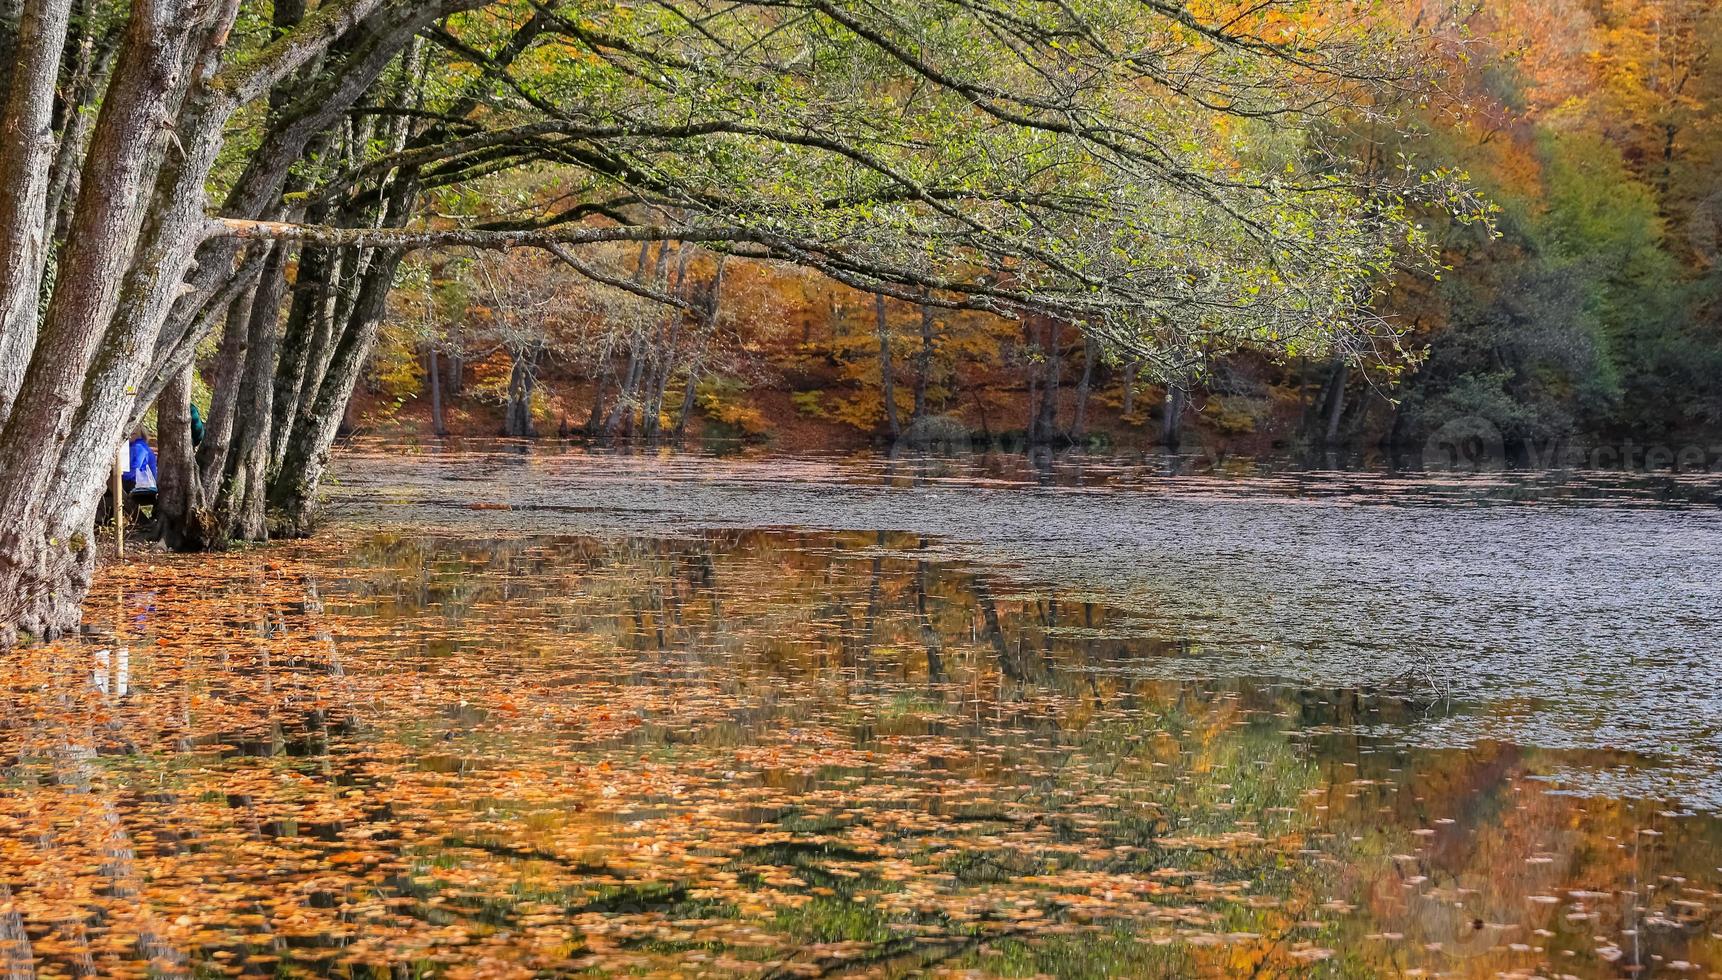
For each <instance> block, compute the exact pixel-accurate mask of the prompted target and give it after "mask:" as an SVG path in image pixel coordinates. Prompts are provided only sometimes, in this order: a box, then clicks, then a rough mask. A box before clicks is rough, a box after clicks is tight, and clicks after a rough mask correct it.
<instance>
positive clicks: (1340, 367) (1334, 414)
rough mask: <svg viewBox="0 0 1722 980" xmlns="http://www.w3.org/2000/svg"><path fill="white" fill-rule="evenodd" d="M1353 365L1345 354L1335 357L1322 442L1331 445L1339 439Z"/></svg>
mask: <svg viewBox="0 0 1722 980" xmlns="http://www.w3.org/2000/svg"><path fill="white" fill-rule="evenodd" d="M1350 367H1351V365H1350V364H1348V363H1347V362H1346V360H1345V358H1344V357H1343V356H1341V357H1337V358H1335V359H1334V365H1333V374H1332V376H1331V377H1330V378H1329V380H1328V396H1327V426H1326V428H1325V429H1324V430H1323V431H1322V443H1323V444H1324V445H1328V446H1331V445H1333V444H1334V443H1335V442H1337V441H1338V440H1339V421H1340V419H1341V418H1343V417H1344V415H1345V383H1346V380H1347V375H1348V374H1349V373H1350Z"/></svg>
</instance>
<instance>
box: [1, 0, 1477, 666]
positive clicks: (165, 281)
mask: <svg viewBox="0 0 1722 980" xmlns="http://www.w3.org/2000/svg"><path fill="white" fill-rule="evenodd" d="M1396 16H1397V14H1396V13H1395V12H1394V11H1391V10H1384V8H1383V5H1380V4H1378V3H1372V2H1368V0H1245V2H1238V3H1228V2H1215V3H1203V4H1199V5H1198V4H1188V3H1185V2H1182V0H932V2H926V3H915V4H907V3H904V4H895V3H893V4H877V3H866V2H860V0H739V2H722V3H719V2H715V0H652V2H649V3H642V4H634V3H624V2H619V0H322V2H319V3H312V2H309V0H274V2H273V3H264V2H260V0H131V2H129V3H125V4H121V3H118V2H115V0H10V2H8V3H0V55H5V57H0V64H4V65H6V66H7V70H6V71H5V73H4V74H3V75H0V84H4V86H5V102H4V107H3V114H0V131H3V132H5V133H7V134H8V139H7V140H6V141H5V142H4V143H3V144H0V630H3V631H5V632H6V633H7V634H8V635H10V634H11V633H12V632H13V631H16V630H23V631H27V632H29V633H33V634H38V635H54V634H56V633H59V632H63V631H65V630H67V629H69V628H71V627H73V626H74V625H75V624H76V623H77V620H78V604H79V602H80V601H81V599H82V597H83V595H84V592H85V591H86V589H87V587H88V583H89V580H90V575H91V573H92V568H93V565H94V555H95V548H94V542H93V540H92V533H91V523H92V518H93V514H94V511H95V509H96V506H97V504H98V502H99V499H100V496H101V493H102V484H103V475H104V473H105V472H106V471H107V469H108V467H109V466H110V465H111V459H112V455H113V453H114V451H115V449H116V447H117V446H119V445H120V443H121V442H122V440H123V437H124V435H125V433H126V431H127V430H128V428H129V427H130V426H132V425H134V424H136V422H137V421H138V420H139V419H140V418H142V416H143V415H144V413H145V412H147V411H148V410H149V409H150V408H151V407H155V408H157V409H158V410H159V417H160V419H161V420H162V421H163V422H164V423H167V424H165V425H164V426H163V427H162V431H163V433H164V437H163V440H162V442H163V488H162V492H163V498H164V499H163V504H164V508H165V509H166V510H168V511H169V514H168V516H169V518H170V524H171V529H170V536H171V537H172V539H173V543H175V544H176V545H177V546H180V547H193V548H194V547H203V546H208V545H211V544H214V543H218V542H219V541H220V540H222V539H224V538H226V537H229V536H237V537H241V538H248V539H261V538H263V537H265V536H267V535H268V534H269V533H271V531H272V530H273V531H274V532H276V533H289V534H292V533H304V532H305V530H306V529H307V528H308V526H309V520H310V513H311V511H310V506H311V502H312V500H313V499H314V496H315V491H316V485H317V481H318V479H319V477H320V475H321V473H322V470H323V466H324V464H325V462H326V460H327V457H328V454H329V449H330V446H331V444H332V442H333V439H334V437H335V432H336V428H337V426H338V424H339V421H340V419H341V416H342V414H343V410H344V407H345V405H346V402H347V399H348V398H349V396H350V394H351V390H352V386H353V383H354V381H355V380H356V379H357V377H358V375H359V373H360V371H361V369H362V366H363V364H364V362H365V359H366V357H367V356H368V354H369V352H370V349H371V346H372V344H373V343H374V340H375V336H376V329H377V323H378V321H379V319H380V318H381V317H382V316H383V315H384V313H385V311H386V310H387V300H388V295H389V291H390V289H391V287H392V286H393V285H394V282H395V278H396V275H397V273H398V271H399V268H400V263H401V261H402V259H403V258H404V257H405V256H406V255H407V254H408V253H410V252H411V251H413V250H415V249H425V248H451V247H460V248H483V249H501V248H517V247H531V248H540V249H545V250H548V251H550V252H551V253H552V254H553V255H554V256H556V258H557V260H558V261H561V262H564V263H566V264H567V265H568V266H569V268H571V269H574V270H576V271H578V272H581V273H582V274H588V275H592V276H593V277H595V278H598V279H599V281H607V282H608V283H609V284H610V285H613V286H616V287H617V288H623V289H628V290H629V291H632V292H635V293H636V294H637V295H641V296H644V297H646V298H652V299H658V300H660V301H664V302H667V303H671V304H675V303H683V304H685V302H686V301H685V300H684V299H681V298H679V297H677V296H674V295H671V294H669V293H667V292H666V291H664V290H662V289H657V288H654V287H653V286H652V285H651V284H650V283H645V282H637V281H630V280H629V279H628V278H627V277H625V276H624V277H617V276H613V275H609V274H607V273H605V272H604V271H603V269H602V268H600V267H599V266H598V265H596V264H594V263H592V262H590V261H588V260H587V259H584V258H582V255H583V253H584V251H585V250H586V247H587V246H594V245H599V244H602V243H615V242H627V243H636V244H637V243H642V242H674V243H678V244H677V247H678V248H680V247H700V248H706V249H710V250H713V251H715V252H718V253H721V254H724V255H734V256H743V257H750V258H755V259H761V260H768V261H778V262H787V263H794V264H797V265H800V266H804V267H807V268H810V269H814V270H817V271H819V272H822V273H824V274H825V275H828V276H830V277H832V278H834V279H836V280H838V281H841V282H843V283H846V284H849V285H852V286H856V287H858V288H862V289H865V290H868V291H871V292H874V293H877V294H880V295H884V296H894V297H897V298H900V299H904V300H907V301H910V302H916V303H923V304H931V305H939V306H949V307H968V308H977V309H986V310H991V311H994V312H997V313H1001V314H1003V315H1007V316H1033V315H1044V316H1049V317H1057V318H1059V319H1060V320H1062V321H1064V322H1068V323H1072V324H1075V325H1076V326H1078V327H1080V328H1081V329H1083V330H1085V331H1088V332H1089V334H1090V335H1091V336H1093V337H1094V338H1096V339H1097V340H1099V341H1102V342H1104V344H1105V345H1106V347H1107V348H1108V349H1110V350H1116V351H1126V352H1129V353H1130V355H1131V357H1132V359H1133V360H1136V361H1141V362H1144V363H1147V364H1150V365H1158V366H1159V367H1160V368H1161V369H1162V370H1164V371H1167V372H1182V371H1185V370H1187V368H1188V362H1189V361H1190V360H1191V359H1192V358H1193V357H1197V356H1202V355H1204V354H1209V353H1212V352H1214V351H1220V350H1226V349H1232V348H1237V347H1256V348H1263V349H1267V350H1270V351H1276V352H1280V353H1314V352H1319V351H1324V350H1335V349H1337V350H1338V351H1339V352H1341V353H1343V354H1346V355H1348V356H1351V355H1363V354H1368V353H1372V352H1374V353H1377V354H1379V353H1381V352H1383V351H1391V349H1392V347H1393V345H1394V343H1395V340H1396V337H1397V333H1396V331H1395V329H1394V327H1393V325H1392V324H1389V323H1386V322H1384V321H1382V320H1381V319H1380V318H1378V317H1376V316H1375V315H1374V314H1373V313H1372V302H1373V300H1374V298H1375V296H1376V295H1377V291H1378V290H1379V288H1380V284H1381V282H1382V281H1383V279H1384V278H1385V277H1387V276H1389V275H1391V274H1392V273H1394V272H1395V271H1398V270H1400V269H1403V268H1405V267H1407V266H1419V265H1422V266H1427V265H1429V264H1430V263H1431V262H1432V261H1433V255H1432V254H1431V250H1430V247H1429V243H1428V240H1427V239H1426V237H1425V236H1424V234H1423V232H1422V229H1421V227H1420V225H1419V222H1418V220H1417V215H1418V214H1419V213H1420V209H1422V208H1426V207H1434V208H1438V209H1441V210H1444V211H1447V212H1449V213H1456V214H1459V215H1460V216H1461V217H1465V218H1476V217H1479V216H1480V215H1481V208H1480V207H1479V206H1478V205H1477V204H1476V202H1475V201H1473V200H1472V199H1471V198H1470V197H1469V196H1468V195H1467V194H1466V193H1465V191H1464V189H1463V183H1462V181H1461V180H1459V179H1456V177H1455V176H1454V175H1449V174H1440V173H1420V172H1418V171H1417V170H1416V169H1415V168H1414V167H1412V166H1410V165H1409V164H1407V166H1406V167H1405V168H1404V171H1403V173H1402V174H1401V175H1400V177H1399V179H1388V178H1384V177H1383V176H1382V174H1381V173H1380V172H1379V171H1378V170H1376V171H1369V172H1366V171H1365V169H1364V168H1362V167H1359V166H1357V165H1356V164H1355V163H1354V162H1353V161H1350V160H1348V159H1347V158H1346V157H1345V156H1344V154H1343V153H1341V152H1340V151H1339V150H1338V149H1337V148H1338V147H1342V146H1346V145H1350V144H1351V142H1352V141H1351V140H1348V139H1346V138H1344V134H1343V133H1341V132H1339V131H1338V130H1340V129H1341V128H1342V127H1346V126H1349V125H1352V124H1354V123H1356V122H1358V121H1360V120H1369V121H1370V122H1371V123H1372V124H1373V125H1376V126H1380V127H1390V126H1392V125H1394V118H1395V109H1394V106H1395V104H1396V103H1397V102H1398V100H1401V99H1405V98H1413V97H1415V96H1416V92H1417V90H1418V87H1419V86H1420V85H1422V84H1424V83H1425V82H1426V79H1425V78H1424V77H1423V74H1424V73H1423V69H1422V67H1421V62H1420V60H1419V58H1418V55H1419V53H1420V51H1421V50H1423V46H1424V45H1423V42H1424V40H1425V38H1424V37H1423V36H1421V33H1420V32H1424V33H1426V32H1427V30H1428V28H1427V27H1426V26H1425V27H1422V28H1417V29H1413V28H1412V27H1410V26H1407V25H1406V24H1402V23H1398V22H1397V21H1396V20H1395V17H1396ZM521 173H527V174H531V175H533V176H535V177H538V178H541V180H542V186H543V187H544V188H546V189H547V190H546V191H545V193H542V194H539V195H536V196H534V197H532V198H531V199H530V200H527V201H524V202H523V201H521V200H520V199H518V198H517V197H516V198H511V199H509V201H508V202H507V206H503V204H501V203H499V201H498V200H496V199H494V198H492V197H490V196H489V195H487V191H488V190H489V189H491V188H492V187H493V186H495V185H494V182H495V181H498V180H501V179H503V177H502V175H513V179H516V180H517V179H518V175H519V174H521ZM217 338H218V339H217ZM212 339H213V343H214V345H215V346H214V355H213V360H212V361H210V362H209V363H208V364H206V365H205V370H206V372H207V374H208V375H209V377H210V380H212V381H213V382H214V390H215V403H214V404H213V405H212V412H211V416H212V417H211V419H210V437H209V438H207V439H206V440H205V442H204V443H203V445H202V446H201V447H198V448H197V449H196V450H195V451H194V450H193V449H192V447H191V446H190V444H189V441H188V440H187V439H185V438H183V436H182V434H181V432H182V430H183V426H182V425H180V424H179V423H180V422H182V421H183V416H184V414H185V412H186V410H187V403H188V397H189V390H190V372H191V371H192V370H194V369H195V365H196V364H197V362H198V359H199V356H200V353H199V352H200V351H206V350H207V349H208V347H209V343H210V342H211V341H212Z"/></svg>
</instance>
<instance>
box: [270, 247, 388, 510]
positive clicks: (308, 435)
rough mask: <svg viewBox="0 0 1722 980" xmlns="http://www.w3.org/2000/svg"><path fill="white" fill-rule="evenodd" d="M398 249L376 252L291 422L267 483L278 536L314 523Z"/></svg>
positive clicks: (384, 303)
mask: <svg viewBox="0 0 1722 980" xmlns="http://www.w3.org/2000/svg"><path fill="white" fill-rule="evenodd" d="M400 262H401V253H400V252H399V251H396V250H394V249H389V250H387V251H384V252H383V253H382V254H381V255H379V256H376V257H375V259H374V261H373V262H371V264H370V266H369V268H368V270H367V271H366V274H365V277H364V282H363V283H362V285H361V286H360V288H359V290H358V295H357V297H356V298H355V301H354V303H353V304H352V312H351V315H350V317H349V319H348V322H347V324H346V328H345V329H344V330H342V331H341V337H340V340H339V342H338V344H337V345H336V350H335V354H334V356H333V357H332V358H331V359H330V363H329V369H328V371H327V372H325V373H324V375H323V378H322V383H321V384H320V385H319V386H318V388H317V391H316V392H315V394H314V395H313V396H311V397H310V398H309V400H308V401H305V402H302V403H301V405H302V407H301V411H300V412H299V415H298V417H297V418H296V419H295V420H294V425H293V433H292V435H291V436H289V437H288V445H287V453H286V455H285V456H284V457H283V458H282V462H281V469H280V471H279V472H278V473H276V475H275V477H274V479H273V480H271V481H270V486H269V505H270V510H271V517H272V519H273V522H274V529H275V530H276V531H278V532H279V533H280V534H281V536H283V537H305V536H307V535H309V534H310V533H311V529H312V527H313V524H314V522H315V517H316V513H315V505H316V495H317V487H318V486H319V485H320V484H321V482H322V479H323V472H324V470H325V469H326V468H327V467H328V465H329V453H330V451H331V450H332V449H333V448H334V445H335V435H336V432H337V431H338V430H339V428H340V425H341V420H342V417H343V416H344V415H345V413H346V408H347V403H348V401H350V400H351V398H352V395H353V388H354V386H355V385H357V384H358V381H359V377H360V375H361V374H362V373H363V372H364V367H365V359H366V358H368V357H369V356H370V354H371V349H372V348H373V347H374V346H376V340H377V325H378V323H380V322H381V320H382V316H383V312H384V309H385V307H386V306H387V302H388V295H389V288H390V286H391V285H392V284H393V282H394V276H395V270H396V269H397V268H398V267H399V266H400Z"/></svg>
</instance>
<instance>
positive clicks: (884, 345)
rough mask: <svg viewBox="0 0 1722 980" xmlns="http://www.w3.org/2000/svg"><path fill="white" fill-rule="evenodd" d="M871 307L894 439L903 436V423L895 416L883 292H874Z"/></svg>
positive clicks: (882, 387) (882, 391)
mask: <svg viewBox="0 0 1722 980" xmlns="http://www.w3.org/2000/svg"><path fill="white" fill-rule="evenodd" d="M873 309H874V313H875V315H876V317H877V325H878V326H877V329H878V333H879V388H880V394H881V397H883V398H884V400H885V421H886V423H887V424H888V425H889V426H890V427H891V438H892V439H893V440H896V439H901V438H902V437H903V424H902V422H900V421H899V420H898V418H897V384H896V378H895V376H894V375H895V372H894V371H892V369H891V329H890V320H889V319H888V318H887V317H886V315H885V294H884V293H876V294H874V296H873Z"/></svg>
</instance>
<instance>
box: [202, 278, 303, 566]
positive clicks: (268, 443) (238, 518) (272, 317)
mask: <svg viewBox="0 0 1722 980" xmlns="http://www.w3.org/2000/svg"><path fill="white" fill-rule="evenodd" d="M285 253H286V250H285V247H284V246H279V245H278V246H276V250H275V254H274V255H273V256H272V257H271V262H272V264H275V265H276V266H277V271H276V272H275V273H274V274H268V273H266V274H265V276H264V281H263V285H262V286H261V287H259V289H258V291H257V296H256V298H255V299H254V300H253V302H252V305H251V313H250V315H249V317H248V318H247V322H248V326H249V333H248V336H247V338H246V356H245V367H244V370H243V371H242V372H241V380H240V383H239V388H238V391H237V392H236V393H235V395H234V399H235V403H236V405H237V406H238V411H239V412H242V413H243V418H242V419H239V420H236V425H235V433H234V438H233V440H232V448H231V450H230V451H229V452H228V454H227V459H226V460H223V461H222V462H221V467H222V470H223V471H224V472H225V473H226V475H227V479H226V481H225V484H224V485H223V487H222V489H221V499H220V502H219V509H220V512H221V514H222V516H223V518H224V523H225V524H226V528H227V533H228V534H229V535H231V536H232V537H233V538H234V539H235V540H239V541H267V540H268V539H269V512H268V492H269V474H270V464H271V457H270V453H271V452H272V451H273V450H272V447H273V446H274V442H275V438H276V433H275V426H276V424H277V422H276V419H277V417H278V416H277V415H276V413H275V394H276V391H277V390H278V389H277V387H276V371H277V368H278V363H279V361H280V360H281V358H280V356H279V354H280V349H281V336H280V327H279V322H280V318H281V300H282V294H283V293H284V292H285V291H286V279H285V277H284V271H285V270H284V268H283V267H284V266H285V263H286V254H285ZM205 462H206V467H205V472H208V469H209V467H212V466H215V465H217V464H216V461H215V459H214V458H213V457H212V458H210V459H208V460H206V461H205Z"/></svg>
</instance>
